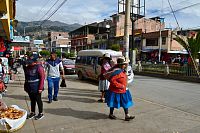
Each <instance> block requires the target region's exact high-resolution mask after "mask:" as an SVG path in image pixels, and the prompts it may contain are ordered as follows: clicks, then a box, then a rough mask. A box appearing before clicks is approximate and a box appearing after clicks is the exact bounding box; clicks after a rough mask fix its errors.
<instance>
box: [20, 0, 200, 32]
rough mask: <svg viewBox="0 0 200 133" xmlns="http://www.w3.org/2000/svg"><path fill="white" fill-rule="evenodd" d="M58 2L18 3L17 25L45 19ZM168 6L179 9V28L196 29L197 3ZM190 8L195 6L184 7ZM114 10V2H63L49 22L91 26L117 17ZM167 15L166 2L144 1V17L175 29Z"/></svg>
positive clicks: (188, 0) (182, 0)
mask: <svg viewBox="0 0 200 133" xmlns="http://www.w3.org/2000/svg"><path fill="white" fill-rule="evenodd" d="M56 1H58V2H57V4H56V5H55V6H54V7H53V8H52V10H51V11H50V13H48V14H47V15H46V16H45V14H46V13H47V11H48V10H49V9H50V8H51V6H52V5H53V4H54V3H55V2H56ZM62 1H64V0H18V1H17V15H16V17H17V19H18V20H19V21H37V20H43V19H46V18H47V17H48V16H49V15H50V14H51V12H52V11H54V10H55V9H56V8H57V7H58V6H59V4H60V3H62ZM135 1H136V0H135ZM142 1H143V0H142ZM170 2H171V5H172V8H173V10H174V11H176V10H179V9H180V10H179V11H176V12H175V16H176V18H177V20H178V24H179V25H180V27H182V28H184V29H187V28H193V27H200V1H199V0H170ZM194 4H196V5H195V6H191V7H188V6H190V5H194ZM185 7H188V8H185ZM117 8H118V0H67V2H66V3H65V4H64V5H63V6H62V7H61V8H60V9H59V10H58V11H57V12H56V13H55V14H54V15H53V16H52V17H51V18H50V20H53V21H61V22H65V23H68V24H72V23H80V24H85V23H92V22H96V21H102V20H103V19H109V16H111V15H112V14H114V13H117V10H118V9H117ZM170 12H171V9H170V7H169V3H168V0H146V17H155V16H161V17H164V18H165V23H166V27H168V28H174V27H177V23H176V21H175V19H174V17H173V14H172V13H170ZM43 16H44V17H43Z"/></svg>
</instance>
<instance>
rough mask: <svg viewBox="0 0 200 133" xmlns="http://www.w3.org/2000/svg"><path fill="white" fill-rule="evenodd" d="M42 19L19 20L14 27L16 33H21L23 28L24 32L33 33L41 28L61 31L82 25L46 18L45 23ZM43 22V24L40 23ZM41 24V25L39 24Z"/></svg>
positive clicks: (68, 30) (71, 29)
mask: <svg viewBox="0 0 200 133" xmlns="http://www.w3.org/2000/svg"><path fill="white" fill-rule="evenodd" d="M43 22H44V21H32V22H22V21H19V22H18V24H17V27H16V30H17V33H18V34H20V35H23V33H24V29H25V32H26V33H30V32H31V33H33V32H38V31H40V30H41V29H42V30H43V31H61V32H70V31H73V30H75V29H77V28H79V27H81V26H82V25H80V24H78V23H74V24H66V23H63V22H59V21H51V20H47V21H45V23H43ZM42 23H43V24H42ZM41 24H42V26H40V25H41Z"/></svg>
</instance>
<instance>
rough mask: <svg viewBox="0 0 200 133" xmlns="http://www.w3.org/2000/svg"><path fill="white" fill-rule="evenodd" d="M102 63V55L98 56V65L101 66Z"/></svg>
mask: <svg viewBox="0 0 200 133" xmlns="http://www.w3.org/2000/svg"><path fill="white" fill-rule="evenodd" d="M102 63H103V62H102V57H99V58H98V65H100V66H101V65H102Z"/></svg>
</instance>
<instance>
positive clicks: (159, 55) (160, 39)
mask: <svg viewBox="0 0 200 133" xmlns="http://www.w3.org/2000/svg"><path fill="white" fill-rule="evenodd" d="M161 50H162V29H161V18H160V37H159V51H158V62H159V63H160V61H161Z"/></svg>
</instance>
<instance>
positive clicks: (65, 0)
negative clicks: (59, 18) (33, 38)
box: [40, 0, 67, 26]
mask: <svg viewBox="0 0 200 133" xmlns="http://www.w3.org/2000/svg"><path fill="white" fill-rule="evenodd" d="M65 2H67V0H64V1H63V2H62V3H61V4H60V5H59V6H58V7H57V9H56V10H54V11H53V12H52V13H51V14H50V16H49V17H48V18H47V19H45V20H44V21H43V22H42V23H41V24H40V26H42V25H43V24H44V23H45V22H46V21H47V20H49V19H50V18H51V17H52V16H53V15H54V14H55V13H56V12H57V11H58V10H59V9H60V8H61V7H62V6H63V5H64V4H65Z"/></svg>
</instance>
